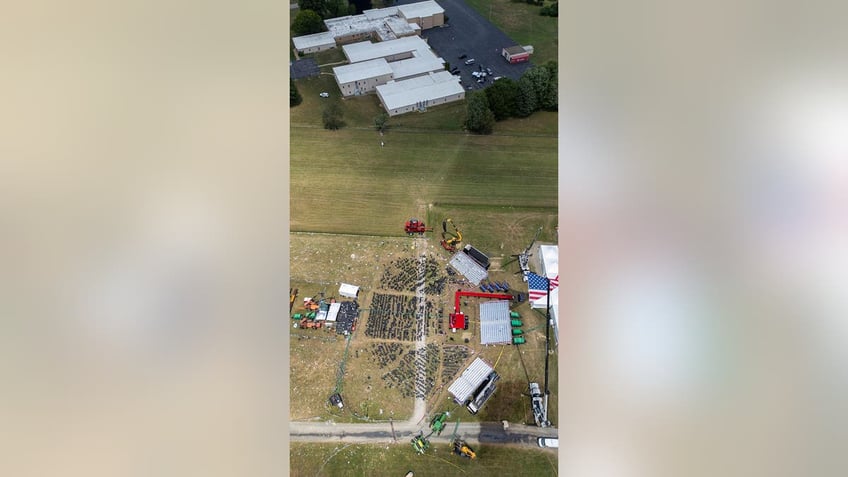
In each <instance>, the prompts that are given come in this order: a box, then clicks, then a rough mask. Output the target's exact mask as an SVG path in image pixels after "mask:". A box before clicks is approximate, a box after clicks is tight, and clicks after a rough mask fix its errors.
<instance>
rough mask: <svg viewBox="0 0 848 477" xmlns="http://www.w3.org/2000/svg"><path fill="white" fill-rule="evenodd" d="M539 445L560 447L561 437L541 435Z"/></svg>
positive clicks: (553, 447) (552, 447)
mask: <svg viewBox="0 0 848 477" xmlns="http://www.w3.org/2000/svg"><path fill="white" fill-rule="evenodd" d="M539 447H550V448H551V449H559V439H558V438H556V437H540V438H539Z"/></svg>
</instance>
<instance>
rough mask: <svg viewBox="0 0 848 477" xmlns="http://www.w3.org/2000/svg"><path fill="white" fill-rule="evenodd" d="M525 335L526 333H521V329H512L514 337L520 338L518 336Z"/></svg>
mask: <svg viewBox="0 0 848 477" xmlns="http://www.w3.org/2000/svg"><path fill="white" fill-rule="evenodd" d="M523 334H524V332H523V331H521V328H513V329H512V336H518V335H523Z"/></svg>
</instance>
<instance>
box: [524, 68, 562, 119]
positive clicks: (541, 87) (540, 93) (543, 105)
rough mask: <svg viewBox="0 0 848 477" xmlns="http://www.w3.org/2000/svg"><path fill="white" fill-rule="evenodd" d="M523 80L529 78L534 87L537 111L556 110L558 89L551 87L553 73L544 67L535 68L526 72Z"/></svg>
mask: <svg viewBox="0 0 848 477" xmlns="http://www.w3.org/2000/svg"><path fill="white" fill-rule="evenodd" d="M523 78H527V79H528V81H530V83H531V84H532V85H533V91H534V93H535V94H536V109H545V110H552V109H556V106H557V98H556V87H555V86H554V87H553V88H552V87H551V73H550V71H548V69H547V68H546V67H544V66H534V67H532V68H530V69H528V70H527V71H525V72H524V75H523V76H522V79H523Z"/></svg>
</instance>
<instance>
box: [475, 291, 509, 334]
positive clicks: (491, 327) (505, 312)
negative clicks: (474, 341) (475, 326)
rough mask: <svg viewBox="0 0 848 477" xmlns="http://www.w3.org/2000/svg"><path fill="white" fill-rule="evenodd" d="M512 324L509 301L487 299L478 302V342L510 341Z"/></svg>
mask: <svg viewBox="0 0 848 477" xmlns="http://www.w3.org/2000/svg"><path fill="white" fill-rule="evenodd" d="M511 341H512V325H511V323H510V319H509V302H508V301H506V300H497V301H487V302H483V303H481V304H480V344H497V343H510V342H511Z"/></svg>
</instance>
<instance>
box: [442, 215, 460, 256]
mask: <svg viewBox="0 0 848 477" xmlns="http://www.w3.org/2000/svg"><path fill="white" fill-rule="evenodd" d="M448 224H450V225H451V228H453V232H448ZM460 242H462V232H460V231H459V229H458V228H456V225H455V224H454V223H453V220H451V219H449V218H448V219H445V220H443V221H442V241H441V244H442V248H444V249H445V250H447V251H448V252H456V246H457V244H459V243H460Z"/></svg>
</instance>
